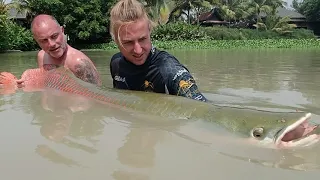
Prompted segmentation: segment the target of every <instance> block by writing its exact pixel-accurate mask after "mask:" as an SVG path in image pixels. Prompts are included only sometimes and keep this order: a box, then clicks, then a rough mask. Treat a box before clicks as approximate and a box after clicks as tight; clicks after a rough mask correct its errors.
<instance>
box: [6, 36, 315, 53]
mask: <svg viewBox="0 0 320 180" xmlns="http://www.w3.org/2000/svg"><path fill="white" fill-rule="evenodd" d="M152 42H153V45H154V46H155V47H157V48H159V49H164V50H174V49H179V50H180V49H185V50H187V49H209V50H210V49H292V48H295V49H297V48H299V49H306V48H307V49H310V48H320V39H259V40H257V39H255V40H195V41H191V40H186V41H183V40H181V41H176V40H174V41H152ZM72 46H73V47H75V48H77V49H79V50H81V51H108V50H118V47H117V46H116V44H115V43H114V42H110V43H102V44H80V45H72ZM32 51H37V50H31V51H21V50H6V51H2V52H1V53H12V52H32Z"/></svg>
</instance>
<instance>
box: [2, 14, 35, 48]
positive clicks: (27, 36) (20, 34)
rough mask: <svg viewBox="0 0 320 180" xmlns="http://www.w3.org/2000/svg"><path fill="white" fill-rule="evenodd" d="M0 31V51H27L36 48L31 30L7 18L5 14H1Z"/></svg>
mask: <svg viewBox="0 0 320 180" xmlns="http://www.w3.org/2000/svg"><path fill="white" fill-rule="evenodd" d="M0 33H1V34H2V36H1V37H0V51H5V50H22V51H29V50H35V49H37V48H38V46H37V44H36V42H35V41H34V40H33V37H32V33H31V31H30V30H29V29H26V28H24V27H22V26H20V25H18V24H16V23H15V22H13V21H11V20H9V19H7V17H6V16H1V21H0Z"/></svg>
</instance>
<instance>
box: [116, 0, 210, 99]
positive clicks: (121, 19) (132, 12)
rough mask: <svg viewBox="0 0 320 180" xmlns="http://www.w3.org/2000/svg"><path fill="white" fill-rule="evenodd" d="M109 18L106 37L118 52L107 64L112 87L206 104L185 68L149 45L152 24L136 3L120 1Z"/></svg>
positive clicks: (130, 0) (132, 0)
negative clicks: (174, 96)
mask: <svg viewBox="0 0 320 180" xmlns="http://www.w3.org/2000/svg"><path fill="white" fill-rule="evenodd" d="M110 15H111V17H110V23H111V25H110V34H111V36H112V38H113V39H114V41H115V43H116V44H117V46H118V48H119V50H120V52H119V53H116V54H115V55H113V57H112V58H111V62H110V71H111V76H112V78H113V86H114V87H115V88H119V89H130V90H140V91H153V92H157V93H167V94H172V95H178V96H184V97H188V98H192V99H196V100H200V101H206V98H205V97H204V96H203V95H202V94H201V92H200V91H199V90H198V87H197V85H196V82H195V80H194V78H193V77H192V76H191V74H190V73H189V71H188V69H187V68H186V67H185V66H183V65H182V64H180V62H179V61H178V60H177V59H176V58H175V57H174V56H173V55H170V54H169V53H168V52H166V51H160V50H158V49H156V48H155V47H153V46H152V43H151V38H150V33H151V31H152V22H151V20H150V19H149V18H148V15H147V13H146V11H145V9H144V6H143V5H142V4H141V3H140V2H138V1H137V0H120V1H118V2H117V3H116V4H115V5H114V6H113V8H112V10H111V13H110Z"/></svg>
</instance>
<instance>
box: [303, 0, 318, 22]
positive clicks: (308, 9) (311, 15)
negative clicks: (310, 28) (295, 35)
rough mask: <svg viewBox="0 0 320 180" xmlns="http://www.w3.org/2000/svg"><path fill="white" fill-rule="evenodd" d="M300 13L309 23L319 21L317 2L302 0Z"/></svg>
mask: <svg viewBox="0 0 320 180" xmlns="http://www.w3.org/2000/svg"><path fill="white" fill-rule="evenodd" d="M300 11H301V12H302V14H303V15H305V16H306V18H307V19H308V20H309V21H320V1H319V0H304V1H303V2H302V3H301V6H300Z"/></svg>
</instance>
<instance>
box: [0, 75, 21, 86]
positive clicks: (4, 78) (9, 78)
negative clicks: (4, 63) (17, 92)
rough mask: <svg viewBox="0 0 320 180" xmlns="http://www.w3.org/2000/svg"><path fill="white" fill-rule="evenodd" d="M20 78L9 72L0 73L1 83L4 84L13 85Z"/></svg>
mask: <svg viewBox="0 0 320 180" xmlns="http://www.w3.org/2000/svg"><path fill="white" fill-rule="evenodd" d="M17 80H18V79H17V78H16V77H15V76H14V75H13V74H11V73H9V72H1V73H0V84H3V85H11V84H16V81H17Z"/></svg>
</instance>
